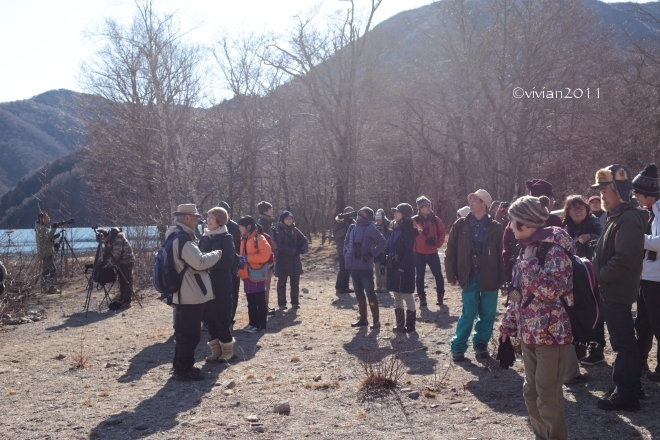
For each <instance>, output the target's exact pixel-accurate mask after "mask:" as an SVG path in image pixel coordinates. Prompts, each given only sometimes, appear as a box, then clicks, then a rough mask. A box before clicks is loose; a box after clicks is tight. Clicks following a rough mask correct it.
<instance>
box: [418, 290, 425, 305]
mask: <svg viewBox="0 0 660 440" xmlns="http://www.w3.org/2000/svg"><path fill="white" fill-rule="evenodd" d="M418 296H419V306H420V307H426V294H425V293H423V294H421V295H419V294H418Z"/></svg>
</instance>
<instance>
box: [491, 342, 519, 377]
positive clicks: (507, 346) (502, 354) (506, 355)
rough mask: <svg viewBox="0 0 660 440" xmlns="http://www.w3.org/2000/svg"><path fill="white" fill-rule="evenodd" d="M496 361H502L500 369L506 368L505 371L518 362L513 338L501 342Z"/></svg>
mask: <svg viewBox="0 0 660 440" xmlns="http://www.w3.org/2000/svg"><path fill="white" fill-rule="evenodd" d="M495 360H497V361H500V368H504V369H505V370H508V369H509V367H513V364H514V362H516V352H515V351H514V350H513V344H511V338H509V337H508V336H507V337H506V340H505V341H504V342H502V341H501V340H500V347H499V348H498V349H497V356H496V357H495Z"/></svg>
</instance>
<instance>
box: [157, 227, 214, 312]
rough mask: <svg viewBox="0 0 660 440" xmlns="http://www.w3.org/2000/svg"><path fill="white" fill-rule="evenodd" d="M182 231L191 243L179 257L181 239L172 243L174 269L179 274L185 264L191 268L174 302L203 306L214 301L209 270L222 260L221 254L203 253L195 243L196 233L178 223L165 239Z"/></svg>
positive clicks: (188, 243)
mask: <svg viewBox="0 0 660 440" xmlns="http://www.w3.org/2000/svg"><path fill="white" fill-rule="evenodd" d="M181 230H183V232H185V233H186V234H188V235H189V236H190V241H188V242H186V244H184V245H183V248H182V249H181V255H179V240H180V238H176V239H175V240H174V241H173V242H172V249H174V269H175V270H176V271H177V273H181V271H182V270H183V268H184V262H185V263H187V264H188V266H190V267H189V268H188V270H186V274H185V275H184V277H183V281H182V282H181V290H179V291H178V292H177V293H175V294H174V296H173V298H172V301H173V302H174V303H175V304H203V303H205V302H207V301H210V300H211V299H213V288H212V286H211V278H210V277H209V273H208V272H207V269H209V268H211V267H212V266H213V265H214V264H215V263H217V262H218V261H219V260H220V252H218V251H212V252H209V253H202V251H200V250H199V248H198V247H197V244H196V243H195V232H194V231H193V230H192V229H191V228H189V227H188V226H186V225H185V224H183V223H177V224H176V226H172V227H171V228H169V229H168V230H167V232H166V233H165V239H167V238H168V237H169V236H170V235H173V234H176V233H178V232H180V231H181Z"/></svg>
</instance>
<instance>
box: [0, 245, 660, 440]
mask: <svg viewBox="0 0 660 440" xmlns="http://www.w3.org/2000/svg"><path fill="white" fill-rule="evenodd" d="M317 242H318V241H317ZM333 253H334V246H333V245H326V246H325V247H320V246H312V249H311V252H310V254H309V255H308V256H307V257H306V258H305V260H304V264H305V266H306V273H305V275H304V276H303V278H302V280H301V289H302V288H304V289H307V290H308V293H302V295H301V309H299V310H297V311H294V310H287V311H284V312H278V313H277V314H276V315H275V316H272V317H269V321H268V330H267V332H266V333H263V334H247V333H242V332H240V331H239V332H236V335H235V336H236V339H237V346H236V348H237V352H238V354H239V355H240V360H239V361H237V362H232V363H231V364H205V363H204V357H205V356H206V355H207V354H208V353H209V350H208V347H207V346H206V345H205V342H206V341H207V340H208V334H206V333H203V334H202V343H200V345H199V347H198V349H197V353H196V358H197V360H198V363H197V366H200V367H202V370H203V372H204V373H205V375H206V377H207V379H206V380H204V381H202V382H195V383H179V382H176V381H172V380H169V376H170V367H171V360H172V355H173V348H174V344H173V339H172V312H171V310H170V309H169V308H168V307H167V306H165V305H163V304H161V303H159V302H158V301H157V297H156V294H155V292H153V291H147V292H146V293H145V296H144V308H140V307H139V306H137V304H135V303H134V306H133V307H132V308H131V309H127V310H124V311H118V312H112V311H108V310H107V309H102V310H101V311H100V312H99V311H98V310H97V309H96V306H97V305H98V303H99V301H100V299H101V298H102V295H99V294H98V293H96V294H95V297H94V298H93V299H92V310H90V312H89V314H88V315H87V316H86V317H85V316H84V313H80V310H81V309H82V305H83V303H84V299H85V294H86V292H85V289H84V280H82V279H80V280H76V281H74V282H72V283H71V284H70V285H69V286H68V287H67V288H66V289H65V291H64V293H63V295H62V296H59V295H58V296H48V297H45V296H42V297H38V298H35V301H34V304H32V305H31V308H32V309H36V310H39V309H44V310H45V319H43V320H41V321H39V322H34V323H29V324H22V325H15V326H4V327H0V384H1V387H0V408H1V409H2V413H3V417H1V418H0V438H7V439H36V438H58V439H59V438H89V437H92V438H103V439H127V438H137V437H153V438H168V439H169V438H173V439H174V438H177V439H178V438H185V439H190V438H195V439H205V438H225V437H235V438H262V439H267V438H271V439H281V438H290V439H291V438H293V439H296V438H304V437H309V438H327V439H334V438H338V439H339V438H341V439H346V438H373V439H379V438H383V439H385V438H387V439H393V438H394V439H398V438H401V439H403V438H406V439H408V438H419V439H431V438H433V439H445V438H447V439H518V438H520V439H528V438H533V435H532V434H531V431H530V429H529V427H528V423H527V411H526V408H525V405H524V402H523V399H522V381H523V380H522V363H521V362H520V361H518V362H516V365H515V366H514V367H513V368H512V369H509V370H501V369H499V367H498V366H497V365H496V362H495V361H493V360H490V361H488V362H485V363H483V362H481V363H480V362H476V361H475V360H474V353H473V352H472V350H469V351H468V353H466V357H467V358H468V359H469V360H468V361H465V362H462V363H460V364H457V365H454V364H453V363H452V362H451V360H450V350H449V341H450V339H451V337H452V336H453V329H454V326H455V322H456V320H457V319H458V316H459V314H460V310H461V302H460V291H459V290H458V289H456V288H451V287H450V288H449V289H448V290H447V299H446V301H445V304H446V306H444V307H442V308H439V307H438V306H436V305H434V304H433V303H434V301H429V307H428V308H425V309H423V310H422V311H421V316H420V314H419V312H418V323H417V330H418V333H417V334H413V335H408V336H403V337H399V338H395V337H394V335H393V334H392V332H391V328H392V324H393V321H394V310H393V306H394V300H393V297H392V296H391V295H389V294H379V300H380V304H381V322H382V323H383V326H382V328H381V329H380V330H379V331H370V330H366V329H361V330H355V329H352V328H351V327H350V325H349V324H350V322H351V321H352V320H353V319H354V318H355V315H356V310H357V307H356V303H355V298H354V296H353V295H341V296H336V295H335V292H334V280H335V276H336V265H335V263H334V260H333V258H332V255H333ZM428 284H429V286H431V287H432V286H433V282H432V280H431V278H430V276H429V279H428ZM429 290H430V291H433V289H429ZM271 297H272V299H271V306H272V305H273V304H274V302H275V301H273V298H274V292H272V293H271ZM429 298H430V297H429ZM502 309H503V307H502V306H500V312H501V311H502ZM246 324H247V310H246V303H245V299H244V296H242V297H241V301H240V303H239V309H238V316H237V325H236V328H237V329H240V328H242V327H243V326H245V325H246ZM81 347H82V348H81ZM491 349H492V347H491ZM655 350H656V348H655V347H654V351H653V353H652V359H655ZM81 354H82V356H83V357H85V358H87V368H83V369H76V368H73V367H72V365H73V364H74V363H75V361H76V360H79V359H78V358H79V357H80V356H81ZM393 354H395V355H396V356H397V357H398V359H399V360H400V362H401V370H402V376H401V379H400V382H399V387H398V388H397V389H396V390H395V391H394V392H393V393H392V394H390V395H388V396H386V397H379V398H373V399H367V400H363V399H362V398H361V396H362V395H361V393H360V392H359V384H360V381H361V380H362V379H363V378H364V374H363V373H362V371H363V370H362V367H363V364H364V362H377V361H380V360H383V359H384V360H385V361H387V360H388V359H390V358H391V356H392V355H393ZM606 355H607V360H608V362H607V364H599V365H596V366H593V367H589V368H587V369H586V370H583V372H584V373H588V374H589V376H590V380H589V381H588V382H587V383H585V384H580V385H575V386H570V387H565V388H564V391H565V393H564V395H565V397H566V416H567V420H568V426H569V433H570V437H571V438H575V439H642V438H643V439H651V438H660V420H658V418H657V408H658V407H659V404H660V387H659V386H658V384H656V383H653V382H649V381H648V380H646V379H643V384H644V387H645V390H646V393H647V395H648V397H647V399H646V400H645V401H643V403H642V410H641V411H639V412H637V413H621V414H617V413H610V412H604V411H600V410H598V409H596V402H597V400H598V398H599V397H601V396H602V395H603V392H604V391H605V390H606V389H607V387H608V385H609V381H610V379H609V378H610V374H611V364H612V360H613V357H612V353H611V352H606ZM651 366H652V367H654V363H653V362H652V365H651ZM416 394H419V396H418V397H416ZM282 401H286V402H288V403H289V404H290V407H291V411H290V413H289V414H288V415H284V414H276V413H274V412H273V408H274V405H276V404H277V403H278V402H282Z"/></svg>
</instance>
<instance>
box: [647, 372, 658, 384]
mask: <svg viewBox="0 0 660 440" xmlns="http://www.w3.org/2000/svg"><path fill="white" fill-rule="evenodd" d="M646 378H647V379H648V380H651V381H653V382H660V371H654V372H652V373H648V374H647V375H646Z"/></svg>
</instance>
